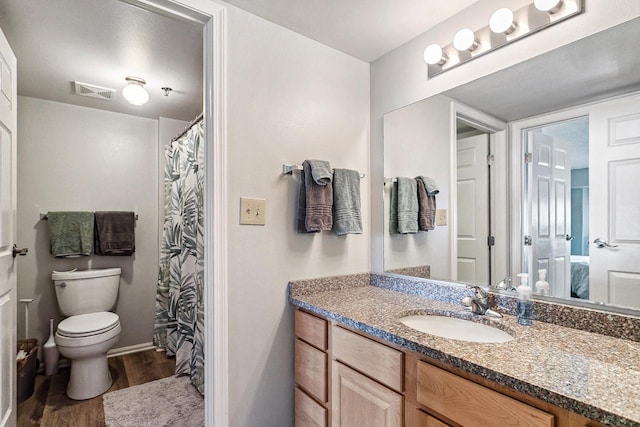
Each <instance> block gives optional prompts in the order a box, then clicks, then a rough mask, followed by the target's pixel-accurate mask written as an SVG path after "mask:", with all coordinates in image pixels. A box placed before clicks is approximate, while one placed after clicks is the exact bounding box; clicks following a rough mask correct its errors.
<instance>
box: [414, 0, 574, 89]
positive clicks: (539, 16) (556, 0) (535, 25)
mask: <svg viewBox="0 0 640 427" xmlns="http://www.w3.org/2000/svg"><path fill="white" fill-rule="evenodd" d="M584 1H585V0H529V4H528V5H525V6H523V7H521V8H520V9H517V10H512V9H509V8H506V7H503V8H499V9H497V10H496V11H495V12H494V13H493V14H492V15H491V18H490V19H489V25H487V26H486V27H483V28H480V29H476V30H472V29H470V28H464V29H462V30H460V31H458V32H457V33H456V34H455V36H454V38H453V41H452V43H451V44H448V45H435V44H432V45H429V46H428V47H427V48H426V49H425V51H424V61H425V62H426V63H427V75H428V77H429V78H431V77H434V76H436V75H438V74H440V73H442V72H444V71H447V70H450V69H452V68H455V67H457V66H459V65H461V64H464V63H465V62H467V61H471V60H472V59H475V58H477V57H479V56H482V55H484V54H485V53H489V52H491V51H493V50H496V49H498V48H500V47H502V46H505V45H507V44H509V43H513V42H515V41H516V40H520V39H521V38H524V37H527V36H530V35H532V34H534V33H536V32H538V31H540V30H543V29H545V28H547V27H550V26H552V25H556V24H558V23H560V22H562V21H564V20H566V19H569V18H572V17H574V16H576V15H579V14H581V13H582V12H584Z"/></svg>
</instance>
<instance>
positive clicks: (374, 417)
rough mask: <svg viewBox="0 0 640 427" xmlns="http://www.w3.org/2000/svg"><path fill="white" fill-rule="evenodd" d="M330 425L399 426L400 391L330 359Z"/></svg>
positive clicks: (400, 424)
mask: <svg viewBox="0 0 640 427" xmlns="http://www.w3.org/2000/svg"><path fill="white" fill-rule="evenodd" d="M332 368H333V369H332V370H333V381H332V382H333V384H332V387H333V389H332V397H331V402H332V421H333V423H332V427H401V426H402V423H403V421H402V406H403V397H402V395H400V394H398V393H396V392H394V391H393V390H391V389H389V388H387V387H385V386H383V385H381V384H379V383H377V382H375V381H373V380H372V379H370V378H368V377H366V376H364V375H362V374H360V373H358V372H356V371H354V370H353V369H351V368H348V367H347V366H345V365H343V364H341V363H339V362H336V361H333V365H332Z"/></svg>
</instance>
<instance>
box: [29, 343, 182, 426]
mask: <svg viewBox="0 0 640 427" xmlns="http://www.w3.org/2000/svg"><path fill="white" fill-rule="evenodd" d="M109 369H110V371H111V377H112V378H113V385H112V386H111V388H110V389H109V391H115V390H120V389H123V388H127V387H131V386H134V385H139V384H144V383H147V382H149V381H155V380H159V379H161V378H166V377H169V376H171V375H173V374H174V371H175V359H173V358H171V359H168V358H167V356H166V354H165V353H164V352H159V351H155V350H146V351H142V352H139V353H131V354H125V355H124V356H116V357H111V358H109ZM68 380H69V368H64V369H60V372H59V373H58V374H56V375H53V376H50V377H45V376H44V375H37V376H36V385H35V391H34V392H33V395H32V396H31V397H30V398H29V399H27V400H25V401H24V402H22V403H21V404H19V405H18V427H33V426H42V427H102V426H104V425H105V423H104V410H103V407H102V396H98V397H94V398H93V399H89V400H81V401H78V400H72V399H69V398H68V397H67V395H66V394H65V391H66V387H67V381H68Z"/></svg>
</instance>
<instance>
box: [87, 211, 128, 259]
mask: <svg viewBox="0 0 640 427" xmlns="http://www.w3.org/2000/svg"><path fill="white" fill-rule="evenodd" d="M95 218H96V222H95V224H96V228H95V233H94V238H95V243H94V246H95V252H96V254H98V255H131V254H133V253H134V252H135V250H136V244H135V231H134V230H135V225H136V218H135V213H133V212H96V213H95Z"/></svg>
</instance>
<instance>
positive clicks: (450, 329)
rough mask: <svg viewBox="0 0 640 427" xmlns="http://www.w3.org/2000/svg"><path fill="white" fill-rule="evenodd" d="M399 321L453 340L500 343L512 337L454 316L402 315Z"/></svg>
mask: <svg viewBox="0 0 640 427" xmlns="http://www.w3.org/2000/svg"><path fill="white" fill-rule="evenodd" d="M400 322H402V323H404V324H405V325H407V326H408V327H410V328H413V329H416V330H418V331H420V332H424V333H427V334H430V335H436V336H438V337H443V338H450V339H454V340H461V341H472V342H484V343H500V342H507V341H511V340H512V339H513V337H512V336H511V335H509V334H508V333H507V332H505V331H503V330H501V329H498V328H494V327H493V326H489V325H485V324H483V323H478V322H472V321H470V320H464V319H458V318H456V317H447V316H436V315H415V316H405V317H402V318H401V319H400Z"/></svg>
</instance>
